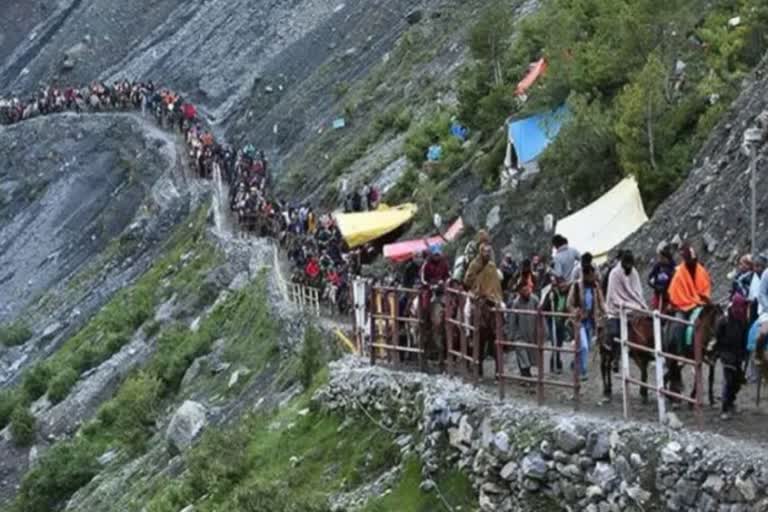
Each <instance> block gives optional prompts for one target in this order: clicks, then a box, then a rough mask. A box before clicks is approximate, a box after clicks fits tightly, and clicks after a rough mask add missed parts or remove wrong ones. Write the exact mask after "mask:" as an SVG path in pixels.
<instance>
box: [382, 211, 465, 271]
mask: <svg viewBox="0 0 768 512" xmlns="http://www.w3.org/2000/svg"><path fill="white" fill-rule="evenodd" d="M463 230H464V221H463V220H461V217H459V218H458V219H456V222H454V223H453V224H451V227H449V228H448V231H446V232H445V234H444V235H443V236H432V237H428V238H420V239H418V240H407V241H405V242H397V243H394V244H387V245H385V246H384V257H385V258H387V259H388V260H390V261H393V262H395V263H402V262H405V261H408V260H409V259H411V258H413V256H414V255H415V254H418V253H420V252H423V251H426V250H428V249H429V248H430V247H431V246H433V245H443V244H444V243H446V242H451V241H453V240H456V238H458V236H459V235H460V234H461V232H462V231H463Z"/></svg>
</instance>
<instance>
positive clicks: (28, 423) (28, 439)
mask: <svg viewBox="0 0 768 512" xmlns="http://www.w3.org/2000/svg"><path fill="white" fill-rule="evenodd" d="M36 432H37V427H36V420H35V417H34V415H33V414H32V413H31V412H29V408H28V407H27V406H26V405H23V404H18V405H17V406H16V408H15V409H14V410H13V413H11V436H12V437H13V442H14V443H15V444H16V445H17V446H30V445H32V444H33V443H34V442H35V434H36Z"/></svg>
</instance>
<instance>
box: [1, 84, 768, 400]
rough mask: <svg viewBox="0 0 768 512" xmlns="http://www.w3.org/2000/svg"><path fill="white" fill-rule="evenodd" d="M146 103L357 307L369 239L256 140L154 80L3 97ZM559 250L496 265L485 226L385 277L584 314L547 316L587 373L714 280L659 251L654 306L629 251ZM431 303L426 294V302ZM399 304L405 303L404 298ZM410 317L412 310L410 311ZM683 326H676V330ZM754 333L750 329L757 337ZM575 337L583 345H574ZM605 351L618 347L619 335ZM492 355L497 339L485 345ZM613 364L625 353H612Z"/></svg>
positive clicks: (751, 289) (748, 322)
mask: <svg viewBox="0 0 768 512" xmlns="http://www.w3.org/2000/svg"><path fill="white" fill-rule="evenodd" d="M121 110H141V111H142V112H143V113H151V114H152V115H154V116H155V118H156V120H157V122H158V123H159V124H160V125H162V126H165V127H168V128H172V129H177V130H178V131H179V132H180V133H181V134H183V136H184V138H185V141H186V144H187V148H188V152H189V158H190V162H191V164H192V166H193V168H194V169H195V170H196V172H197V173H198V175H199V176H200V177H201V178H205V179H217V180H222V181H223V182H226V183H227V184H228V185H229V191H230V195H229V207H230V210H231V212H232V214H233V215H234V216H235V217H236V218H237V219H238V222H239V224H240V225H241V226H242V228H243V231H245V232H253V233H256V234H259V235H262V236H272V237H274V238H276V239H277V240H279V241H280V243H281V245H282V246H283V248H284V249H285V250H286V252H287V254H288V256H289V260H290V261H291V263H292V266H293V272H292V278H293V280H295V281H297V282H300V283H302V284H304V285H307V286H313V287H317V288H319V289H321V290H322V292H323V293H322V294H323V296H324V297H325V298H326V299H327V300H329V301H330V302H331V303H332V304H333V305H334V307H336V308H337V309H338V310H339V311H340V312H342V313H343V312H345V311H346V310H347V309H348V308H349V303H350V301H349V289H350V282H351V279H352V276H354V275H360V273H361V270H362V268H361V267H362V262H363V261H364V260H367V259H369V258H370V256H371V254H368V253H369V252H372V248H371V247H369V246H366V247H363V248H360V249H357V250H355V251H345V250H344V248H345V246H344V241H343V238H342V236H341V233H340V231H339V229H338V227H337V226H336V224H335V221H334V218H333V216H332V215H330V214H322V213H318V212H316V211H315V210H314V209H313V208H312V207H311V206H310V205H308V204H299V205H296V204H290V203H288V202H287V201H284V200H281V199H280V198H277V197H275V196H274V194H273V193H272V191H271V188H270V184H271V178H270V169H269V162H268V160H267V158H266V157H265V155H264V153H263V152H261V151H258V150H257V149H256V148H255V146H253V145H251V144H248V145H246V146H245V147H243V148H234V147H231V146H228V145H226V144H221V143H219V142H218V141H216V139H215V137H214V135H213V133H212V132H211V131H210V129H208V128H207V127H206V126H205V125H204V123H203V122H202V120H201V119H200V118H199V116H198V113H197V109H196V108H195V106H194V105H193V104H192V103H190V102H187V101H186V100H185V99H184V98H183V97H182V96H181V95H180V94H177V93H175V92H174V91H172V90H170V89H168V88H162V87H158V86H156V85H155V84H154V83H153V82H151V81H148V82H128V81H119V82H115V83H114V84H112V85H107V84H105V83H103V82H93V83H91V84H90V85H88V86H86V87H80V88H74V87H63V88H62V87H46V88H43V89H41V90H40V91H38V92H37V93H36V94H34V95H33V96H31V97H30V98H28V99H26V100H22V99H20V98H9V99H3V98H0V123H3V124H13V123H17V122H21V121H24V120H28V119H32V118H35V117H38V116H42V115H47V114H54V113H60V112H67V111H71V112H77V113H83V112H110V111H121ZM378 199H379V198H378V191H375V190H372V189H371V188H370V187H366V188H365V189H364V190H363V191H362V192H357V193H352V194H348V195H347V196H346V199H345V204H344V209H345V210H347V211H360V210H365V209H368V208H369V207H370V206H371V205H374V204H375V203H376V202H378ZM552 247H553V254H552V258H551V261H550V262H549V263H547V262H546V261H545V259H544V258H542V257H540V256H538V255H533V256H532V257H531V258H529V259H526V260H524V261H522V262H521V263H520V264H519V265H518V264H517V262H515V261H514V260H513V258H512V257H511V255H505V256H504V258H503V259H502V260H501V261H500V263H499V265H498V266H497V264H496V258H495V255H494V251H493V248H492V246H491V243H490V237H489V235H488V233H486V232H485V231H480V232H478V233H477V236H476V237H475V238H474V239H473V240H471V241H470V242H469V243H468V244H467V245H466V247H465V248H464V251H463V252H460V253H459V255H458V256H457V258H456V260H455V262H454V264H453V265H451V264H450V263H449V261H448V259H447V258H446V256H445V255H444V254H443V253H442V249H441V248H440V247H432V248H430V250H429V251H428V252H427V253H426V254H423V255H416V257H415V258H413V259H412V260H410V261H409V262H407V263H406V264H404V265H402V267H401V268H400V269H397V272H393V273H392V274H391V275H390V276H388V278H387V280H388V284H399V285H402V286H404V287H408V288H413V287H422V288H423V289H424V290H425V293H426V294H428V293H431V292H430V289H431V288H434V287H436V286H445V285H446V284H448V285H450V286H454V287H458V288H462V289H464V290H466V291H468V292H470V293H471V294H473V295H474V296H475V297H477V298H478V299H480V300H481V301H485V302H487V303H489V304H495V305H506V306H508V307H509V308H511V309H514V310H539V309H544V310H546V311H552V312H557V313H569V314H571V315H572V316H573V317H575V318H577V319H578V320H577V321H575V322H569V321H566V320H564V319H557V320H554V321H552V322H551V323H550V322H548V323H547V331H548V337H549V340H550V342H551V343H553V344H555V345H557V346H558V347H562V346H563V345H564V344H565V343H568V342H573V343H575V344H576V346H577V350H578V351H579V353H580V357H579V361H580V366H581V367H580V368H578V369H575V371H579V372H580V373H581V376H582V378H583V379H586V378H587V375H588V361H589V357H588V356H589V353H590V351H591V350H592V349H593V346H594V344H595V341H596V339H598V335H597V333H598V331H600V330H604V332H605V336H602V337H601V339H603V340H615V339H616V338H618V336H619V313H620V310H621V308H622V307H625V306H629V307H633V308H638V309H648V308H649V307H652V308H655V309H660V310H663V311H665V312H668V313H670V314H673V315H675V316H676V317H679V318H681V319H690V318H691V316H692V315H693V314H694V312H695V311H696V310H697V308H700V307H701V306H703V305H705V304H709V303H711V301H712V298H711V282H710V276H709V273H708V272H707V270H706V268H705V267H704V266H703V265H702V264H701V263H700V262H699V260H698V258H697V256H696V252H695V251H694V249H693V247H692V246H690V245H688V244H683V245H682V246H681V247H679V248H678V249H679V254H680V258H681V261H680V263H676V262H675V258H674V254H673V249H672V248H671V247H662V248H660V249H659V251H658V259H657V261H656V262H655V264H654V266H653V268H652V270H651V272H650V274H649V276H648V279H647V284H648V285H649V286H650V288H651V289H652V290H653V295H652V297H651V300H650V301H649V302H650V306H649V303H648V301H646V299H645V296H644V293H643V286H642V281H641V278H640V275H639V273H638V271H637V268H636V264H635V259H634V256H633V255H632V253H631V252H628V251H621V252H619V253H618V255H617V257H616V258H614V260H613V261H612V262H611V263H610V264H608V265H605V266H604V267H602V268H598V267H597V265H595V264H594V261H593V257H592V255H590V254H589V253H586V254H580V253H579V251H577V250H576V249H574V248H572V247H570V246H569V244H568V240H566V239H565V238H564V237H562V236H560V235H556V236H555V237H554V238H553V240H552ZM766 263H768V260H767V259H766V258H765V257H764V256H755V257H751V256H744V257H743V258H742V259H741V261H740V263H739V268H738V269H737V271H736V272H735V276H734V280H733V286H732V290H731V294H730V302H729V308H728V311H727V315H726V316H725V317H724V318H723V320H722V322H721V324H720V325H719V326H718V332H717V334H718V336H717V345H716V347H715V352H716V354H717V356H718V357H719V359H720V360H721V361H722V363H723V367H724V382H725V387H724V390H723V413H724V414H729V413H730V412H731V411H732V410H733V407H734V405H733V404H734V402H735V397H736V394H737V393H738V391H739V389H740V386H741V384H742V382H743V380H744V375H745V372H748V373H749V375H750V377H751V378H753V379H754V378H756V376H757V373H758V372H757V370H756V368H758V367H761V366H760V359H758V360H757V361H755V360H754V359H752V360H751V361H752V363H751V365H748V364H747V362H748V361H750V358H749V357H748V354H749V353H750V350H751V351H752V352H755V351H757V352H759V351H761V350H763V349H764V346H765V341H766V339H768V272H766V270H765V269H766ZM428 302H429V299H428V298H425V299H424V300H422V301H421V304H422V305H426V304H427V303H428ZM401 307H402V308H405V307H407V305H406V304H401ZM404 314H405V312H404ZM505 329H506V330H507V335H508V336H509V337H510V338H511V339H513V338H518V339H519V338H522V339H524V340H528V341H532V336H533V331H534V327H533V324H532V322H531V317H527V316H524V315H520V314H509V315H508V316H507V318H506V321H505ZM679 329H680V328H678V330H679ZM750 331H751V336H750V335H748V334H750ZM683 337H684V334H682V333H681V332H676V333H673V335H671V336H669V337H668V338H669V339H670V340H672V342H673V343H677V342H678V341H676V340H680V339H682V338H683ZM573 340H575V341H573ZM605 344H606V346H605V347H603V348H604V349H606V350H612V351H616V350H617V348H616V346H615V344H614V343H613V342H612V341H608V342H606V343H605ZM485 345H486V348H485V349H484V353H486V354H488V355H490V354H491V353H492V351H493V348H494V345H493V343H491V342H490V340H488V343H486V344H485ZM515 353H516V358H517V363H518V367H519V370H520V373H521V374H522V375H523V376H530V375H531V369H532V368H534V367H535V366H536V357H537V356H536V354H535V352H534V351H532V350H529V349H518V350H516V352H515ZM613 360H614V361H617V358H614V359H613ZM550 369H551V371H553V372H555V373H561V372H562V371H563V362H562V360H561V356H560V353H559V352H553V354H552V356H551V359H550Z"/></svg>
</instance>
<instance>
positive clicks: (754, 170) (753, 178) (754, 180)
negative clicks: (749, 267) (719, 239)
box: [749, 144, 757, 258]
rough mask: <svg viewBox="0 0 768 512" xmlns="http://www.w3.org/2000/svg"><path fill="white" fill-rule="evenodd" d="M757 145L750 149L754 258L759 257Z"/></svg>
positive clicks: (751, 238)
mask: <svg viewBox="0 0 768 512" xmlns="http://www.w3.org/2000/svg"><path fill="white" fill-rule="evenodd" d="M756 161H757V145H756V144H750V147H749V173H750V189H751V192H752V218H751V224H750V243H751V245H750V247H751V252H752V257H753V258H754V257H755V256H756V255H757V165H755V164H756Z"/></svg>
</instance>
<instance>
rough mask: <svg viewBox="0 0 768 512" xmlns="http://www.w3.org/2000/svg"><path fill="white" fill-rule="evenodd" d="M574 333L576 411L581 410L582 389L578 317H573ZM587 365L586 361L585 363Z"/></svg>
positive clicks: (579, 323) (579, 322)
mask: <svg viewBox="0 0 768 512" xmlns="http://www.w3.org/2000/svg"><path fill="white" fill-rule="evenodd" d="M573 326H574V329H573V330H574V332H575V333H576V336H575V337H574V338H575V343H574V345H573V346H574V348H575V350H574V353H573V400H574V409H576V410H578V409H579V391H580V388H581V342H582V340H581V321H580V320H579V317H578V315H576V314H574V315H573ZM585 363H586V361H585Z"/></svg>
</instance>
